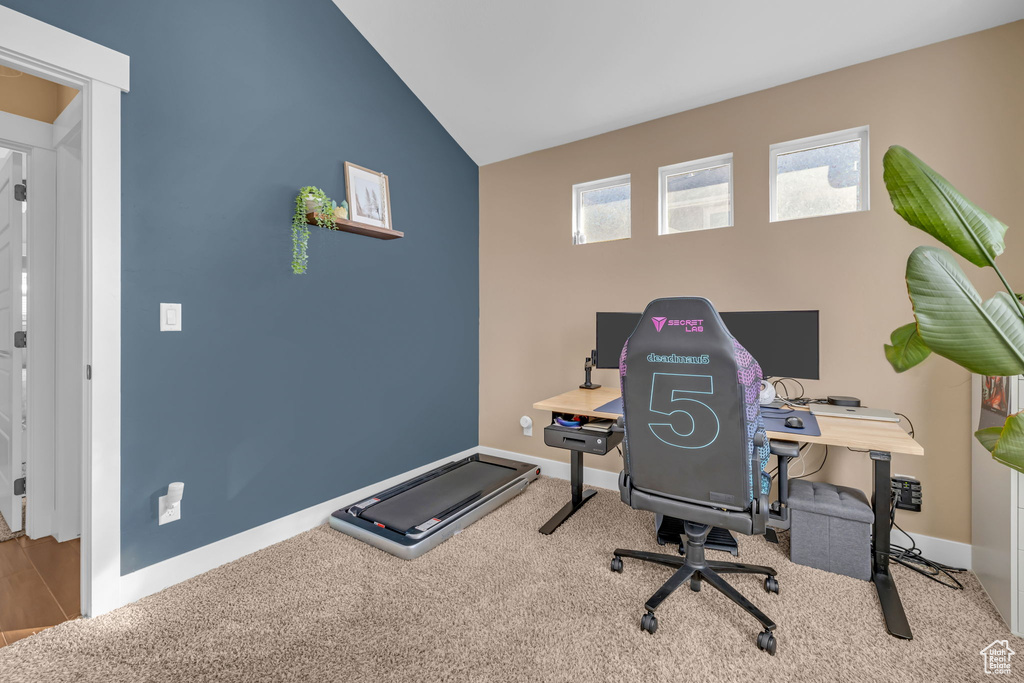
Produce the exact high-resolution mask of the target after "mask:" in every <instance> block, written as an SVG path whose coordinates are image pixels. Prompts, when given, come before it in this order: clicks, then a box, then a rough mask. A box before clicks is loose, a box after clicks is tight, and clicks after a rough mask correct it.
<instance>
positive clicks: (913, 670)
mask: <svg viewBox="0 0 1024 683" xmlns="http://www.w3.org/2000/svg"><path fill="white" fill-rule="evenodd" d="M568 493H569V491H568V485H567V483H566V482H563V481H559V480H551V479H545V478H541V479H539V480H537V481H536V482H535V483H534V484H533V485H532V486H530V488H529V489H527V491H525V492H524V493H523V494H522V495H520V496H519V497H517V498H516V499H514V500H512V501H511V502H509V503H508V504H506V505H505V506H504V507H502V508H501V509H499V510H497V511H495V512H493V513H492V514H490V515H488V516H487V517H485V518H484V519H482V520H480V521H479V522H477V523H476V524H474V525H473V526H471V527H470V528H469V529H466V530H465V531H464V532H462V533H461V534H459V535H458V536H456V537H455V538H453V539H451V540H449V541H447V542H445V543H443V544H441V545H440V546H438V547H437V548H436V549H434V550H432V551H431V552H429V553H428V554H426V555H424V556H423V557H421V558H419V559H417V560H415V561H413V562H405V561H402V560H399V559H396V558H394V557H392V556H390V555H387V554H385V553H383V552H381V551H379V550H375V549H373V548H371V547H369V546H366V545H364V544H362V543H360V542H358V541H356V540H354V539H352V538H349V537H348V536H345V535H343V534H340V533H337V532H335V531H333V530H331V529H330V528H329V527H327V526H322V527H318V528H316V529H313V530H311V531H308V532H306V533H303V534H300V535H298V536H296V537H294V538H292V539H289V540H287V541H285V542H283V543H279V544H277V545H274V546H271V547H269V548H267V549H265V550H262V551H260V552H257V553H254V554H252V555H248V556H246V557H243V558H241V559H239V560H237V561H235V562H232V563H230V564H227V565H224V566H223V567H220V568H218V569H215V570H213V571H211V572H208V573H206V574H204V575H202V576H198V577H196V578H194V579H191V580H189V581H186V582H184V583H181V584H179V585H177V586H173V587H171V588H169V589H167V590H165V591H162V592H161V593H158V594H156V595H152V596H150V597H148V598H145V599H143V600H140V601H139V602H137V603H134V604H132V605H128V606H127V607H123V608H121V609H119V610H116V611H114V612H111V613H110V614H106V615H104V616H101V617H98V618H95V619H84V620H77V621H72V622H68V623H64V624H61V625H59V626H56V627H54V628H52V629H48V630H46V631H43V632H42V633H40V634H38V635H35V636H31V637H29V638H26V639H24V640H22V641H19V642H17V643H15V644H13V645H11V646H8V647H6V648H3V649H0V680H2V681H5V682H14V681H32V682H36V681H47V682H49V681H103V682H105V683H112V682H121V681H126V682H127V681H131V682H133V683H134V682H136V681H165V680H176V681H347V680H352V681H375V682H377V681H568V680H573V681H588V682H589V681H636V680H640V681H684V680H687V681H742V682H743V683H748V682H749V681H757V680H763V681H784V680H788V681H821V680H829V681H867V680H882V681H902V680H907V681H928V682H930V683H937V682H946V681H971V680H984V679H986V678H987V677H986V676H985V674H984V673H983V666H982V658H981V656H980V654H979V651H980V650H981V649H982V648H984V647H985V646H986V645H988V644H989V643H991V642H992V641H993V640H996V639H1006V638H1009V640H1010V647H1011V648H1012V649H1014V650H1016V651H1017V652H1020V653H1022V654H1021V655H1020V656H1021V657H1024V640H1022V639H1019V638H1014V637H1013V636H1009V634H1008V629H1007V628H1006V627H1005V626H1004V625H1003V624H1002V622H1001V621H1000V620H999V617H998V615H997V614H996V612H995V609H994V608H993V606H992V604H991V603H990V602H989V600H988V598H987V597H986V595H985V593H984V592H983V590H982V589H981V587H980V585H979V584H978V581H977V579H976V578H975V577H974V576H973V575H971V574H963V575H961V576H962V577H963V578H962V580H963V581H964V582H965V584H966V587H967V589H966V590H964V591H953V590H950V589H948V588H943V587H942V586H939V585H938V584H936V583H934V582H932V581H929V580H928V579H926V578H924V577H921V576H918V575H916V574H913V573H912V572H910V571H908V570H905V569H903V568H901V567H896V568H895V571H894V573H895V575H896V580H897V582H898V586H899V590H900V593H901V595H902V597H903V601H904V605H905V606H906V611H907V614H908V616H909V618H910V622H911V625H912V627H913V629H914V640H912V641H903V640H897V639H895V638H893V637H891V636H889V635H888V634H887V633H886V631H885V627H884V625H883V622H882V617H881V613H880V611H879V606H878V601H877V598H876V597H875V592H874V589H873V587H872V586H871V584H869V583H867V582H863V581H857V580H854V579H848V578H845V577H842V576H837V575H834V574H829V573H827V572H823V571H819V570H816V569H810V568H807V567H801V566H798V565H794V564H792V563H790V562H789V560H788V559H787V558H786V556H785V550H784V548H783V547H781V546H777V545H772V544H769V543H767V542H765V541H764V540H763V539H761V538H741V539H740V558H741V560H742V561H744V562H750V563H758V564H767V565H772V566H774V567H775V568H776V569H777V570H778V571H779V582H780V584H781V587H782V590H781V594H779V595H769V594H767V593H765V592H764V590H763V589H762V587H761V580H760V579H758V578H756V577H753V576H746V577H744V576H738V575H733V576H732V577H731V578H730V580H731V581H732V583H733V585H734V586H736V587H737V588H738V589H739V590H740V592H742V593H744V594H745V595H746V596H748V597H749V598H750V599H751V600H752V601H753V602H754V603H755V604H757V605H758V606H760V607H761V608H762V609H763V610H764V611H765V612H766V613H767V614H768V615H769V616H770V617H772V618H773V619H774V620H775V621H776V622H777V623H778V625H779V629H778V631H777V634H778V638H779V650H778V654H777V655H776V656H775V657H770V656H768V655H767V654H765V653H763V652H760V651H759V650H757V648H756V647H755V646H754V638H755V635H756V634H757V632H758V631H759V630H760V627H759V626H758V625H757V623H756V622H755V621H754V620H753V619H752V618H750V617H749V616H748V615H746V614H745V613H744V612H742V611H741V610H740V609H739V608H738V607H736V606H735V605H733V604H732V603H731V602H729V601H728V600H727V599H726V598H725V597H724V596H722V595H720V594H719V593H718V592H717V591H714V590H713V589H711V588H710V587H708V586H705V587H704V588H703V590H702V591H701V592H700V593H692V592H690V591H689V590H688V589H686V588H685V587H684V589H683V590H680V591H678V592H677V593H676V594H675V595H673V596H672V597H670V598H669V599H668V600H667V601H666V602H665V603H664V604H663V605H662V607H661V609H660V610H659V611H658V618H659V621H660V628H659V630H658V632H657V634H656V635H654V636H651V635H648V634H647V633H644V632H642V631H640V629H639V627H638V624H639V619H640V616H641V614H642V612H643V609H642V605H643V603H644V601H645V600H646V599H647V598H648V597H649V596H650V595H651V594H652V593H653V592H654V591H655V590H656V589H657V588H658V587H659V586H660V585H661V583H662V582H663V581H664V580H666V579H667V578H668V576H669V575H670V573H671V570H670V569H669V568H667V567H660V566H655V565H649V564H646V563H641V562H639V561H635V560H629V559H627V560H625V572H624V573H623V574H614V573H612V572H611V571H609V569H608V563H609V561H610V559H611V551H612V550H613V549H614V548H615V547H617V546H621V547H626V548H636V549H650V550H653V551H657V550H658V546H657V544H656V543H655V540H654V534H653V523H652V515H651V514H650V513H644V512H638V511H634V510H631V509H629V508H628V507H627V506H625V505H623V504H622V503H621V502H620V501H619V500H618V495H617V494H616V493H614V492H610V491H604V490H602V491H600V492H599V493H598V495H597V496H595V498H594V499H593V500H592V501H591V502H590V503H588V504H587V506H586V507H585V508H584V509H583V510H582V511H581V512H580V513H578V514H577V515H576V516H575V517H573V518H571V519H570V520H569V521H568V522H566V523H565V524H564V525H563V526H562V527H561V528H560V529H559V530H558V531H556V532H555V533H554V534H553V535H551V536H542V535H540V534H539V533H537V529H538V527H540V525H541V524H542V523H543V522H544V521H546V519H547V517H549V516H550V515H551V514H552V513H553V512H554V511H555V510H557V509H558V508H559V507H560V506H561V505H562V504H563V503H564V502H565V501H566V498H567V496H568ZM711 555H712V556H717V557H719V558H721V559H725V558H726V557H728V556H727V555H725V554H723V553H715V552H712V553H711ZM1013 667H1014V668H1015V669H1019V670H1021V671H1024V662H1019V663H1018V662H1014V663H1013ZM1014 673H1017V672H1014Z"/></svg>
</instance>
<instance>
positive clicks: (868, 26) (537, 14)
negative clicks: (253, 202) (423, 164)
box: [334, 0, 1024, 165]
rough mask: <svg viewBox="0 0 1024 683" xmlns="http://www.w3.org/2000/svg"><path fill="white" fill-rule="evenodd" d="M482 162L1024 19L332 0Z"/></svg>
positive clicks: (938, 10) (861, 5) (735, 3)
mask: <svg viewBox="0 0 1024 683" xmlns="http://www.w3.org/2000/svg"><path fill="white" fill-rule="evenodd" d="M334 3H335V4H336V5H338V7H339V8H341V10H342V11H343V12H344V13H345V15H346V16H347V17H348V18H349V20H351V21H352V23H353V24H355V26H356V28H358V29H359V31H360V32H361V33H362V34H363V35H364V36H365V37H366V39H367V40H369V42H370V44H372V45H373V47H374V48H375V49H376V50H377V51H378V52H379V53H380V54H381V55H382V56H383V57H384V59H385V60H387V62H388V64H390V65H391V67H392V68H393V69H394V70H395V71H396V72H397V73H398V75H399V76H400V77H401V78H402V80H404V81H405V83H406V84H407V85H408V86H409V87H410V88H411V89H412V91H413V92H414V93H415V94H416V95H417V96H418V97H419V98H420V100H422V101H423V103H424V104H425V105H426V106H427V108H428V109H430V111H431V112H432V113H433V114H434V116H436V117H437V119H438V120H439V121H440V122H441V124H442V125H443V126H444V127H445V128H446V129H447V130H448V132H449V133H451V135H452V137H454V138H455V140H456V141H458V142H459V144H460V145H462V147H463V149H465V150H466V152H467V153H469V155H470V156H471V157H472V158H473V159H474V160H475V161H476V162H477V163H478V164H481V165H483V164H488V163H492V162H495V161H500V160H502V159H508V158H510V157H514V156H518V155H520V154H526V153H528V152H532V151H535V150H538V149H544V148H547V147H552V146H555V145H560V144H563V143H566V142H571V141H573V140H579V139H582V138H586V137H590V136H592V135H597V134H600V133H604V132H607V131H610V130H615V129H617V128H622V127H623V126H628V125H632V124H635V123H640V122H642V121H648V120H651V119H654V118H658V117H660V116H666V115H668V114H673V113H676V112H679V111H684V110H687V109H692V108H694V107H699V106H702V105H705V104H710V103H712V102H718V101H721V100H725V99H728V98H730V97H736V96H738V95H743V94H746V93H750V92H754V91H757V90H762V89H764V88H770V87H772V86H775V85H779V84H782V83H787V82H790V81H794V80H797V79H800V78H805V77H807V76H812V75H814V74H819V73H824V72H826V71H831V70H833V69H838V68H842V67H844V66H849V65H851V64H857V63H859V62H864V61H868V60H871V59H876V58H878V57H884V56H886V55H890V54H893V53H896V52H902V51H904V50H909V49H912V48H915V47H920V46H922V45H927V44H930V43H935V42H938V41H941V40H946V39H948V38H953V37H956V36H960V35H964V34H967V33H973V32H975V31H980V30H982V29H986V28H991V27H993V26H998V25H1000V24H1005V23H1009V22H1011V21H1015V20H1018V19H1022V18H1024V0H856V1H848V2H835V1H832V2H828V1H823V0H730V1H728V2H715V1H713V0H712V1H708V0H704V1H703V2H695V1H693V0H674V1H673V0H506V1H504V2H502V1H499V0H494V1H491V0H427V1H424V0H388V1H387V2H381V1H380V0H334Z"/></svg>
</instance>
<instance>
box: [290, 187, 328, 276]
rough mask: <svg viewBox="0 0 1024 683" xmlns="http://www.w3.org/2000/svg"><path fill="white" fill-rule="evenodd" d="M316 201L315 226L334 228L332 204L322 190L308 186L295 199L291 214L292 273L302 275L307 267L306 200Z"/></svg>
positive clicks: (307, 226) (307, 229)
mask: <svg viewBox="0 0 1024 683" xmlns="http://www.w3.org/2000/svg"><path fill="white" fill-rule="evenodd" d="M307 199H310V200H313V201H317V202H319V204H320V210H319V211H315V212H314V214H313V215H314V216H315V218H316V224H317V225H318V226H320V227H321V228H333V227H334V202H333V201H331V198H330V197H328V196H327V195H326V194H325V193H324V191H323V190H321V189H320V188H318V187H313V186H311V185H308V186H306V187H304V188H302V189H301V190H299V194H298V195H296V197H295V213H294V214H292V272H293V273H295V274H296V275H302V274H303V273H305V272H306V268H307V267H308V265H309V225H308V224H307V223H306V200H307Z"/></svg>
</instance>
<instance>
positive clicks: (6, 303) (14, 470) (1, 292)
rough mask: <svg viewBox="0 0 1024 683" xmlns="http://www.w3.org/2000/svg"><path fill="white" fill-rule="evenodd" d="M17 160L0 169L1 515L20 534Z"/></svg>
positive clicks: (12, 157)
mask: <svg viewBox="0 0 1024 683" xmlns="http://www.w3.org/2000/svg"><path fill="white" fill-rule="evenodd" d="M22 177H23V176H22V174H21V155H20V154H11V155H10V156H9V157H8V158H7V161H5V162H4V163H3V165H2V166H0V514H2V515H3V516H4V519H5V520H6V521H7V524H8V526H10V527H11V531H20V530H21V496H16V495H14V480H15V479H18V478H20V477H21V468H22V450H21V350H20V349H15V348H14V332H15V330H20V329H21V225H22V219H21V203H20V202H18V201H16V200H15V199H14V186H15V185H16V184H18V183H20V182H21V179H22Z"/></svg>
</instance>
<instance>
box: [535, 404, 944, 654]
mask: <svg viewBox="0 0 1024 683" xmlns="http://www.w3.org/2000/svg"><path fill="white" fill-rule="evenodd" d="M618 397H619V390H618V388H616V387H601V388H600V389H573V390H572V391H567V392H566V393H564V394H559V395H558V396H553V397H552V398H549V399H545V400H543V401H539V402H537V403H534V404H533V407H534V408H536V409H537V410H548V411H551V412H552V413H571V414H573V415H587V416H589V417H598V418H606V419H611V420H614V419H616V418H618V417H619V415H618V414H616V413H601V412H598V411H597V408H599V407H601V406H603V405H604V404H605V403H608V402H609V401H613V400H615V399H617V398H618ZM816 417H817V420H818V427H819V428H820V429H821V436H803V435H800V434H793V433H790V432H785V433H783V432H768V438H769V439H779V440H782V441H801V442H804V443H820V444H825V445H828V446H841V447H844V448H857V449H861V450H866V451H869V455H870V458H871V462H872V464H873V467H874V479H873V483H874V495H873V496H872V501H873V503H872V505H873V510H874V513H875V523H874V525H873V528H872V532H871V545H872V575H873V576H872V581H873V582H874V584H875V590H876V591H877V592H878V601H879V602H880V603H881V605H882V615H883V616H884V617H885V626H886V628H887V629H888V631H889V633H890V634H891V635H893V636H895V637H897V638H904V639H906V640H910V639H911V638H913V634H912V633H911V631H910V622H908V621H907V615H906V612H904V611H903V603H902V602H900V595H899V592H898V591H897V590H896V584H895V583H894V582H893V579H892V574H890V572H889V506H890V505H891V495H892V494H891V492H890V488H889V487H890V462H891V460H892V454H893V453H903V454H905V455H924V449H923V448H921V444H919V443H917V442H916V441H914V439H913V438H912V437H911V436H910V435H909V434H907V433H906V432H905V431H904V430H903V428H902V427H900V426H899V424H897V423H895V422H878V421H875V420H855V419H851V418H844V417H827V416H824V415H819V416H816ZM572 458H573V461H572V469H571V472H572V474H571V482H570V483H571V487H572V500H571V501H570V502H569V503H568V504H567V505H566V507H565V508H563V509H562V510H561V511H559V513H558V514H556V515H555V517H553V518H552V519H551V521H549V522H548V524H545V525H544V527H543V528H542V531H543V529H545V528H548V527H549V525H551V524H552V522H556V520H557V523H555V524H554V526H553V527H551V529H550V530H549V531H547V532H545V533H551V532H552V531H554V529H555V528H557V527H558V524H561V523H562V522H563V521H565V519H568V517H569V516H571V515H572V514H573V513H574V512H576V510H578V509H579V508H580V507H582V506H583V504H584V503H586V502H587V500H589V499H590V497H591V496H593V495H594V493H595V491H593V490H590V491H584V490H583V453H577V452H576V451H573V453H572ZM566 509H569V511H568V513H567V514H563V513H565V511H566ZM560 516H561V518H560V519H559V517H560Z"/></svg>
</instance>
